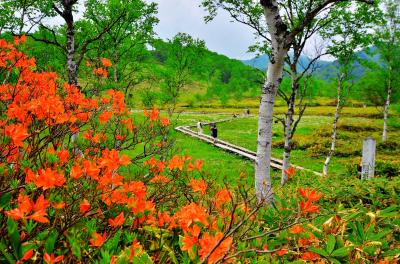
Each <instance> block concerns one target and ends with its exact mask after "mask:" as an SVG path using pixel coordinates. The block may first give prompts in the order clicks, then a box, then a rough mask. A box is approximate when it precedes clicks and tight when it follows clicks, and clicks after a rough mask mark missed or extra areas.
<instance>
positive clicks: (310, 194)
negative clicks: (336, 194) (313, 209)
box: [299, 187, 322, 202]
mask: <svg viewBox="0 0 400 264" xmlns="http://www.w3.org/2000/svg"><path fill="white" fill-rule="evenodd" d="M299 193H300V195H301V196H303V197H304V198H305V199H307V200H309V201H310V202H316V201H318V200H319V199H320V198H321V197H322V193H317V192H316V190H315V189H313V190H311V189H310V188H308V187H307V188H306V189H303V188H300V189H299Z"/></svg>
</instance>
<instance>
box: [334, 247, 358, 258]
mask: <svg viewBox="0 0 400 264" xmlns="http://www.w3.org/2000/svg"><path fill="white" fill-rule="evenodd" d="M352 250H353V247H342V248H339V249H336V250H335V251H333V252H332V254H331V256H332V257H337V258H344V257H346V256H348V255H349V254H350V252H351V251H352Z"/></svg>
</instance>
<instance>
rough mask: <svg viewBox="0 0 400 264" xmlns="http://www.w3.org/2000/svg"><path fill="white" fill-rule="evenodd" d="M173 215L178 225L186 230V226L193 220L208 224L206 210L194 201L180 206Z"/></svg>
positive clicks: (193, 221)
mask: <svg viewBox="0 0 400 264" xmlns="http://www.w3.org/2000/svg"><path fill="white" fill-rule="evenodd" d="M173 217H174V219H175V220H176V221H177V222H178V223H179V224H180V227H181V228H182V229H183V230H188V228H189V227H190V226H191V225H192V224H193V223H195V222H200V223H202V224H203V225H207V224H208V220H207V219H208V214H207V213H206V210H205V209H204V208H202V207H201V206H200V205H198V204H196V203H191V204H189V205H187V206H182V207H181V208H180V210H179V211H178V212H176V213H175V214H174V216H173Z"/></svg>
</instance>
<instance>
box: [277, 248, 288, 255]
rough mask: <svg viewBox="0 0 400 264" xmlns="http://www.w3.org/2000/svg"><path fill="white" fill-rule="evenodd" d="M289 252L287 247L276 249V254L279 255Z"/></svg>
mask: <svg viewBox="0 0 400 264" xmlns="http://www.w3.org/2000/svg"><path fill="white" fill-rule="evenodd" d="M287 253H288V250H287V248H282V249H280V250H278V251H276V254H278V256H283V255H286V254H287Z"/></svg>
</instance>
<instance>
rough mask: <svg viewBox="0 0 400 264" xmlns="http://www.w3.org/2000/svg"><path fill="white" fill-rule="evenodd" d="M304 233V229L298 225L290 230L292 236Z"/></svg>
mask: <svg viewBox="0 0 400 264" xmlns="http://www.w3.org/2000/svg"><path fill="white" fill-rule="evenodd" d="M303 231H304V228H302V227H301V226H300V225H295V226H293V227H292V228H290V233H292V234H299V233H302V232H303Z"/></svg>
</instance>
